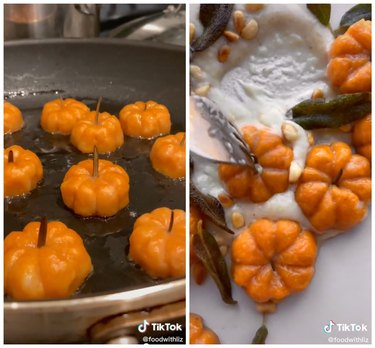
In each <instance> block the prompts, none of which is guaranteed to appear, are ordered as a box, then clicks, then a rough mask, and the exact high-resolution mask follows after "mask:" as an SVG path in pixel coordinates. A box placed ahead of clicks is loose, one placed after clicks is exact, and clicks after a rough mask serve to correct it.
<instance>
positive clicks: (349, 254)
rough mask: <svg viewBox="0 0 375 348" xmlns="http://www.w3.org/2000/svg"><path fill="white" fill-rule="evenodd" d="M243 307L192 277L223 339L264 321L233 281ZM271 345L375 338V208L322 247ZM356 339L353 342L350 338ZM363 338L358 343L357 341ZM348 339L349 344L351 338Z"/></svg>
mask: <svg viewBox="0 0 375 348" xmlns="http://www.w3.org/2000/svg"><path fill="white" fill-rule="evenodd" d="M352 6H353V5H349V4H346V5H332V15H331V25H332V27H333V28H334V29H335V28H337V26H338V23H339V21H340V18H341V16H342V15H343V14H344V13H345V12H346V11H347V10H348V9H349V8H351V7H352ZM233 298H234V299H236V300H237V301H238V304H237V305H226V304H225V303H223V302H222V300H221V298H220V295H219V292H218V290H217V288H216V286H215V284H214V283H213V281H212V280H211V279H210V278H208V279H207V280H206V281H205V283H204V284H203V285H202V286H197V285H196V284H195V283H194V280H191V287H190V311H191V312H193V313H198V314H200V315H201V316H202V317H203V318H204V321H205V324H206V325H207V326H208V327H209V328H211V329H213V330H214V331H215V332H216V333H217V334H218V336H219V338H220V340H221V343H226V344H230V343H231V344H235V343H243V344H246V343H251V340H252V338H253V336H254V334H255V332H256V330H257V329H258V327H259V326H260V324H261V322H262V316H261V315H260V314H259V313H258V312H257V311H256V310H255V304H254V302H253V301H252V300H251V299H250V298H249V297H247V296H246V294H245V292H244V291H243V290H242V289H241V288H239V287H238V286H237V285H235V284H233ZM330 320H333V321H334V322H335V323H336V324H358V325H362V324H364V325H366V328H367V331H359V332H350V331H345V332H343V331H341V332H339V329H338V328H339V326H338V325H336V326H334V327H333V329H332V332H331V333H330V334H327V333H325V332H324V330H323V329H324V326H325V325H327V324H328V323H329V321H330ZM267 327H268V330H269V335H268V338H267V343H271V344H272V343H273V344H275V343H281V344H291V343H300V344H303V343H334V342H332V341H331V342H330V341H329V340H335V337H336V338H337V339H338V340H344V341H341V342H340V341H339V342H337V343H361V341H360V340H358V339H363V341H362V343H365V342H366V339H367V340H368V341H367V343H370V342H371V211H369V214H368V217H367V218H366V219H365V221H363V222H362V223H361V224H360V225H359V226H357V227H356V228H354V229H352V230H351V231H349V232H348V233H344V234H342V235H340V236H337V237H335V238H333V239H330V240H328V241H325V242H324V244H323V245H322V246H321V248H320V249H319V255H318V259H317V263H316V273H315V275H314V278H313V280H312V282H311V284H310V285H309V287H308V288H307V289H306V290H305V291H303V292H302V293H299V294H295V295H292V296H291V297H289V298H287V299H286V300H284V301H283V302H282V303H280V304H279V305H278V309H277V312H276V313H274V314H271V315H269V316H268V317H267ZM350 339H351V340H354V341H349V340H350ZM355 340H357V342H356V341H355ZM345 341H346V342H345Z"/></svg>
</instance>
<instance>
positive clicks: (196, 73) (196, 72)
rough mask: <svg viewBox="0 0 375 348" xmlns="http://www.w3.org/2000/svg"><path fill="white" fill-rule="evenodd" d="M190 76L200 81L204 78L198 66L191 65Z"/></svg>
mask: <svg viewBox="0 0 375 348" xmlns="http://www.w3.org/2000/svg"><path fill="white" fill-rule="evenodd" d="M190 75H191V76H193V77H195V78H196V79H200V78H202V69H201V68H200V67H199V66H198V65H190Z"/></svg>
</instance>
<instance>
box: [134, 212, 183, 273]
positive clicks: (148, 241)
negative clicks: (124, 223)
mask: <svg viewBox="0 0 375 348" xmlns="http://www.w3.org/2000/svg"><path fill="white" fill-rule="evenodd" d="M185 221H186V218H185V212H184V211H183V210H179V209H175V210H171V209H169V208H158V209H155V210H153V211H152V212H151V213H146V214H143V215H142V216H140V217H139V218H138V219H137V220H136V222H135V224H134V228H133V232H132V234H131V236H130V239H129V244H130V248H129V258H130V259H131V260H132V261H134V262H135V263H137V264H138V265H140V266H141V267H142V269H143V270H144V271H145V272H146V273H147V274H148V275H150V276H151V277H153V278H160V279H165V278H169V277H183V276H184V275H185V251H186V246H185V244H186V243H185V236H186V233H185Z"/></svg>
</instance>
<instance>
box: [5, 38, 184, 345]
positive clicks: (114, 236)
mask: <svg viewBox="0 0 375 348" xmlns="http://www.w3.org/2000/svg"><path fill="white" fill-rule="evenodd" d="M4 64H5V69H4V89H5V98H6V99H8V100H9V101H10V102H12V103H14V104H15V105H17V106H18V107H19V108H20V109H21V110H22V112H23V116H24V119H25V127H24V129H22V130H21V131H19V132H17V133H14V134H13V135H9V136H5V139H4V146H5V147H8V146H10V145H12V144H18V145H20V146H22V147H25V148H27V149H30V150H32V151H34V152H35V153H36V154H37V155H38V156H39V158H40V159H41V161H42V164H43V167H44V180H43V182H42V183H41V184H40V185H39V186H38V187H37V189H35V190H34V191H33V192H32V193H31V194H30V195H29V196H27V197H26V198H22V199H13V200H6V201H5V202H4V232H5V235H7V234H8V233H10V232H11V231H15V230H22V229H23V227H24V226H25V225H26V224H27V223H28V222H29V221H35V220H38V219H40V217H41V216H43V215H46V216H47V217H48V219H49V220H60V221H62V222H64V223H65V224H66V225H68V226H69V227H70V228H73V229H74V230H76V231H77V232H78V233H79V234H80V235H81V237H82V238H83V240H84V243H85V246H86V248H87V250H88V252H89V254H90V255H91V258H92V262H93V265H94V272H93V274H92V275H91V276H90V277H89V278H88V280H87V281H86V282H85V284H84V285H83V286H82V288H81V289H80V290H79V291H78V292H77V293H76V294H75V295H74V296H73V297H72V298H70V299H66V300H49V301H32V302H22V301H18V302H17V301H13V300H12V299H10V298H5V304H4V307H5V308H4V311H5V312H4V316H5V321H4V326H5V327H4V329H5V331H4V335H5V341H6V342H18V343H22V342H23V343H41V342H82V341H87V340H89V338H88V336H87V332H89V331H87V330H89V328H90V327H91V326H92V325H93V324H95V323H97V322H98V321H100V320H101V319H103V318H105V317H108V316H113V315H116V314H121V313H125V312H134V311H137V310H141V309H143V308H146V307H149V308H151V307H155V306H161V305H163V304H166V303H171V302H176V301H180V300H183V299H184V297H185V280H184V279H167V280H165V281H157V280H154V279H151V278H150V277H149V276H148V275H147V274H146V273H145V272H144V271H142V270H141V269H140V268H139V267H137V266H136V265H134V264H133V263H131V262H130V261H129V260H128V258H127V250H128V241H129V235H130V233H131V231H132V226H133V224H134V221H135V219H136V218H137V217H138V216H140V215H142V214H143V213H146V212H149V211H151V210H153V209H156V208H158V207H161V206H167V207H169V208H179V209H184V210H185V183H184V182H183V181H175V180H170V179H168V178H166V177H163V176H162V175H160V174H158V173H156V172H155V171H154V170H153V169H152V167H151V164H150V161H149V152H150V149H151V146H152V144H153V141H152V140H141V139H134V138H126V139H125V144H124V145H123V146H122V147H121V148H120V149H119V150H118V151H116V152H114V153H112V154H110V155H102V156H100V158H105V159H110V160H111V161H114V162H116V163H117V164H119V165H121V166H122V167H124V168H125V169H126V170H127V172H128V174H129V177H130V204H129V207H127V208H126V209H123V210H122V211H120V212H119V213H118V214H116V215H115V216H114V217H111V218H107V219H101V218H90V219H83V218H81V217H79V216H76V215H74V214H73V213H72V212H71V211H70V210H69V209H67V208H66V207H65V206H64V204H63V202H62V199H61V195H60V190H59V186H60V184H61V182H62V179H63V177H64V174H65V173H66V171H67V170H68V168H70V167H71V166H72V165H73V164H75V163H77V162H79V161H81V160H83V159H86V158H87V155H85V154H80V153H79V152H78V151H77V150H75V149H74V147H72V146H71V145H70V144H69V138H68V137H65V136H59V135H50V134H47V133H45V132H44V131H43V130H42V129H41V128H40V126H39V120H40V113H41V109H42V107H43V105H44V103H46V102H47V101H49V100H52V99H56V98H59V97H60V96H61V97H63V98H66V97H73V98H76V99H78V100H81V101H83V102H84V103H86V104H87V105H88V106H89V107H90V108H91V109H94V107H95V104H96V101H97V99H98V98H99V97H100V96H102V97H103V102H102V106H101V111H108V112H110V113H112V114H115V115H118V113H119V111H120V109H121V108H122V107H123V106H124V105H125V104H127V103H131V102H134V101H137V100H150V99H152V100H156V101H158V102H159V103H163V104H165V105H167V107H168V109H169V110H170V113H171V119H172V130H171V132H172V133H175V132H177V131H184V130H185V51H184V49H183V48H179V47H175V46H168V45H160V44H158V45H154V44H152V43H147V44H143V43H141V42H131V41H125V40H121V41H120V40H115V39H105V40H103V39H89V40H60V39H59V40H44V41H37V40H35V41H17V42H10V43H6V44H5V49H4Z"/></svg>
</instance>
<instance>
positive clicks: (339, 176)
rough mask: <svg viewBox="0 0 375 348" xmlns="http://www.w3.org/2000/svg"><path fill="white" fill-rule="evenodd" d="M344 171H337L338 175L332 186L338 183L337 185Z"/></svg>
mask: <svg viewBox="0 0 375 348" xmlns="http://www.w3.org/2000/svg"><path fill="white" fill-rule="evenodd" d="M343 172H344V171H343V169H342V168H341V169H340V171H339V173H338V174H337V176H336V178H335V180H333V184H334V185H336V186H337V185H338V183H339V181H340V179H341V177H342V173H343Z"/></svg>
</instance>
